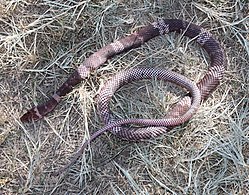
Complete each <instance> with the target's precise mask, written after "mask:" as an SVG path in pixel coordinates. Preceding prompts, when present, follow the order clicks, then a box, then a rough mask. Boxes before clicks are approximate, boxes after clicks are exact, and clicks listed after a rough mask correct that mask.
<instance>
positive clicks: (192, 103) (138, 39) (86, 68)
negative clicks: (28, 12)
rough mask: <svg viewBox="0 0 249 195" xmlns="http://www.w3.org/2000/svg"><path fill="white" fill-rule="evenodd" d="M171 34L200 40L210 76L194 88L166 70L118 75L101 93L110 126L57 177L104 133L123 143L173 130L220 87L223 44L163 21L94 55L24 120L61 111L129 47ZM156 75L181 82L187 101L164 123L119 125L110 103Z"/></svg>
mask: <svg viewBox="0 0 249 195" xmlns="http://www.w3.org/2000/svg"><path fill="white" fill-rule="evenodd" d="M169 32H178V33H183V35H185V36H187V37H189V38H191V39H194V40H196V41H197V42H198V43H199V44H200V45H201V47H202V48H203V49H204V50H205V51H206V52H207V53H208V55H209V57H210V61H211V64H210V67H209V69H208V72H207V73H206V75H205V76H204V77H203V78H202V79H201V80H200V81H199V82H198V83H197V84H196V85H195V84H194V83H192V82H191V81H190V80H188V79H187V78H186V77H183V76H181V75H179V74H176V73H173V72H170V71H167V70H164V69H156V68H133V69H130V70H127V71H124V72H121V73H119V74H117V75H116V76H115V77H113V78H112V79H111V80H110V81H108V82H107V84H106V85H105V86H104V87H103V89H102V90H101V92H100V95H99V101H98V108H99V113H100V116H101V118H102V120H103V121H104V122H105V124H106V126H105V127H104V128H102V129H101V130H99V131H97V132H96V133H94V134H93V135H92V136H91V138H90V139H89V140H88V141H87V142H85V143H84V144H83V145H82V146H81V148H80V149H79V151H78V152H77V153H76V154H75V155H74V157H73V159H72V160H71V161H70V163H69V164H67V165H66V166H65V167H62V168H61V169H60V170H59V171H58V172H57V173H60V172H62V171H64V170H65V169H66V168H68V167H69V166H70V165H72V164H73V163H74V162H75V161H76V160H77V158H78V157H79V156H80V155H81V154H82V152H83V151H84V148H85V147H86V146H87V145H88V144H89V143H90V142H91V141H92V140H94V139H95V138H97V137H98V136H99V135H101V134H102V133H103V132H105V131H111V132H112V133H114V134H115V135H118V136H119V137H121V138H123V139H128V140H141V139H148V138H152V137H156V136H159V135H161V134H163V133H165V132H167V131H168V130H170V129H172V128H173V127H175V126H177V125H180V124H182V123H184V122H186V121H188V120H189V119H190V118H191V117H192V116H193V114H194V113H195V112H196V110H197V108H198V107H199V104H200V102H201V101H205V100H206V99H207V98H208V96H209V95H210V94H211V93H212V92H213V91H214V90H215V89H216V87H217V86H218V85H219V84H220V82H221V80H222V77H223V73H224V70H225V65H226V63H225V57H224V52H223V49H222V48H221V46H220V44H219V43H218V41H216V40H215V39H214V38H213V36H212V35H211V34H210V33H209V32H208V31H206V30H205V29H203V28H201V27H200V26H197V25H195V24H192V23H189V22H186V21H183V20H179V19H160V20H158V21H157V22H154V23H152V24H150V25H148V26H145V27H143V28H142V29H140V30H139V31H137V32H135V33H133V34H131V35H129V36H126V37H124V38H121V39H119V40H116V41H114V42H113V43H111V44H108V45H106V46H104V47H103V48H101V49H99V50H98V51H97V52H95V53H93V54H92V55H90V56H89V57H88V58H87V59H86V60H85V61H84V62H83V63H82V65H81V66H79V67H78V69H77V70H76V71H75V72H74V73H73V74H72V75H71V76H70V77H69V78H68V80H67V81H66V82H65V83H64V84H63V85H62V86H61V87H60V88H59V89H58V90H57V91H56V93H55V94H54V95H53V96H52V97H51V98H50V99H49V100H48V101H47V102H45V103H44V104H41V105H38V106H36V107H34V108H32V109H30V110H29V111H28V112H27V113H26V114H24V115H23V116H22V117H21V121H22V122H30V121H33V120H38V119H41V118H43V117H44V116H45V115H47V114H48V113H50V112H51V111H52V110H53V109H54V108H55V107H56V105H57V104H58V103H59V102H60V100H61V97H63V96H65V95H66V94H68V93H69V92H70V91H72V89H73V87H75V86H76V85H77V84H78V83H80V82H81V81H82V80H84V79H86V78H87V77H88V76H89V74H90V72H91V71H93V70H95V69H96V68H98V67H99V66H101V65H102V64H104V63H105V62H106V61H107V60H108V59H110V58H112V57H113V56H115V55H117V54H120V53H123V52H125V51H128V50H130V49H134V48H137V47H140V46H141V45H142V44H144V43H145V42H147V41H149V40H150V39H152V38H154V37H156V36H159V35H163V34H167V33H169ZM152 77H156V78H157V79H163V80H166V81H169V82H173V83H176V84H177V85H180V86H181V87H183V88H186V89H187V90H188V91H189V92H190V95H187V96H185V97H184V98H182V99H181V100H180V101H179V102H178V103H177V104H176V105H175V106H174V107H172V108H171V110H170V111H169V113H168V114H167V115H166V116H165V118H163V119H123V120H118V121H116V119H115V118H114V116H113V115H112V114H111V112H110V110H109V100H110V99H111V96H112V95H113V94H114V92H115V91H116V90H117V89H118V88H119V87H121V86H122V85H125V84H126V83H129V82H131V81H133V80H139V79H143V78H147V79H149V78H152ZM127 124H129V125H130V124H139V125H142V127H139V128H126V127H124V125H127Z"/></svg>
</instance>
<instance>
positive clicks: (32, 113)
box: [20, 107, 43, 123]
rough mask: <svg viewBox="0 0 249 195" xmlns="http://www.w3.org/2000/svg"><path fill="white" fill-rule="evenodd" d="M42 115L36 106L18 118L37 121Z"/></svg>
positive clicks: (25, 120) (23, 120)
mask: <svg viewBox="0 0 249 195" xmlns="http://www.w3.org/2000/svg"><path fill="white" fill-rule="evenodd" d="M42 118H43V116H42V115H41V114H40V112H39V109H38V107H33V108H31V109H30V110H28V111H27V112H26V113H25V114H24V115H23V116H22V117H21V118H20V120H21V121H22V122H23V123H25V122H31V121H37V120H39V119H42Z"/></svg>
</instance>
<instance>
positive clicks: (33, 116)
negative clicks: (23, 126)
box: [20, 97, 59, 123]
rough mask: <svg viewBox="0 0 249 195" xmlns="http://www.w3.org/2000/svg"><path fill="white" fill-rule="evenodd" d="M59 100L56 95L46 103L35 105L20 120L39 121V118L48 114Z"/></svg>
mask: <svg viewBox="0 0 249 195" xmlns="http://www.w3.org/2000/svg"><path fill="white" fill-rule="evenodd" d="M58 102H59V100H56V99H55V98H54V97H52V98H50V99H49V100H48V101H47V102H45V103H44V104H41V105H38V106H35V107H33V108H31V109H30V110H28V111H27V112H26V113H25V114H24V115H23V116H22V117H21V118H20V120H21V121H22V122H23V123H25V122H31V121H37V120H39V119H42V118H43V117H44V116H46V115H47V114H48V113H49V112H51V111H52V110H53V109H54V108H55V107H56V106H57V105H58Z"/></svg>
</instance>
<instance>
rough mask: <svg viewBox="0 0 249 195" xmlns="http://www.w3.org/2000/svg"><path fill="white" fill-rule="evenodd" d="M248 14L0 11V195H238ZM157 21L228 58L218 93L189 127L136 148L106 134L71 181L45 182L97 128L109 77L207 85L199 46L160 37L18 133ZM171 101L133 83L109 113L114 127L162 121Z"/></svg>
mask: <svg viewBox="0 0 249 195" xmlns="http://www.w3.org/2000/svg"><path fill="white" fill-rule="evenodd" d="M248 10H249V8H248V1H247V0H244V1H243V0H236V1H235V0H232V1H224V0H202V1H195V2H194V1H192V0H184V1H177V0H170V1H166V0H158V1H149V0H138V1H135V0H113V1H111V0H104V1H97V0H96V1H94V0H93V1H90V0H85V1H79V2H77V1H71V0H58V1H52V0H26V1H24V0H18V1H3V0H0V16H1V17H0V52H1V55H0V70H1V71H0V80H1V83H0V90H1V93H0V105H1V106H0V133H1V134H0V144H1V145H0V147H1V151H0V194H104V193H105V194H248V193H249V187H248V186H249V176H248V175H249V127H248V125H249V96H248V91H249V85H248V83H249V79H248V78H249V69H248V65H249V43H248V40H249V37H248V31H249V30H248V28H249V17H248ZM158 17H165V18H181V19H184V20H188V21H192V22H194V23H197V24H200V25H202V26H204V27H206V28H207V29H210V30H211V32H212V33H213V34H214V35H215V36H216V37H217V38H218V40H219V41H220V42H221V43H222V45H223V46H224V48H225V51H226V55H227V60H228V67H227V71H226V74H225V78H224V80H223V83H222V84H221V85H220V86H219V88H218V89H217V90H216V91H215V92H214V94H213V95H212V96H211V97H210V99H209V100H208V101H207V102H205V103H204V104H203V105H202V106H201V108H200V109H199V112H198V113H197V114H196V115H195V117H194V118H193V119H192V120H191V121H190V122H189V123H188V124H185V125H183V126H181V127H178V128H176V129H174V130H173V131H172V132H170V133H169V134H167V135H165V136H161V137H160V138H157V139H154V140H148V141H145V142H139V143H133V142H128V141H123V140H120V139H119V138H116V137H114V136H113V135H111V134H105V135H104V136H101V137H100V138H99V139H98V140H96V141H95V142H94V143H92V145H91V149H88V151H86V152H85V153H84V155H83V156H82V158H81V159H80V160H78V161H77V163H76V164H75V165H74V166H72V167H71V169H70V170H69V172H67V173H66V174H62V175H61V176H58V177H53V176H51V173H52V172H53V170H56V169H57V168H58V167H59V166H61V165H63V164H65V163H66V162H68V159H69V158H70V156H71V154H72V153H73V152H74V151H75V150H76V148H77V147H78V146H79V145H80V144H81V143H82V141H84V140H85V139H86V138H88V137H89V135H90V134H92V133H93V132H94V131H96V130H97V129H99V128H100V127H102V125H103V124H102V123H101V121H100V120H99V118H98V115H97V111H96V105H95V102H96V95H97V93H98V90H99V88H100V87H101V86H102V85H103V83H104V81H106V80H107V79H108V78H110V76H111V75H113V74H115V73H116V72H118V71H120V70H122V69H125V68H128V67H134V66H161V67H168V68H170V69H172V70H175V71H177V72H180V73H183V74H184V75H187V76H188V77H190V78H191V79H193V80H196V81H197V80H198V79H200V78H201V76H202V75H203V74H204V73H205V70H206V69H207V64H208V62H209V59H208V58H207V56H206V53H205V52H203V50H201V49H200V48H199V46H198V45H197V44H195V43H193V42H190V41H189V39H187V38H184V37H181V36H179V35H177V34H170V35H166V36H164V37H158V38H156V39H154V40H152V41H150V42H149V43H148V44H146V45H144V46H143V47H141V48H139V49H136V50H133V51H130V52H128V53H126V54H123V55H119V56H116V57H114V58H113V59H112V60H110V61H109V62H108V63H106V65H105V66H103V67H101V68H100V69H98V70H97V71H96V72H95V73H93V74H92V77H91V78H89V80H87V81H86V82H83V83H82V85H80V86H79V87H77V88H76V89H75V90H74V91H73V92H72V93H70V94H69V95H68V96H67V97H65V98H64V100H63V102H62V103H61V104H60V106H58V108H57V109H56V110H55V111H54V112H53V113H51V114H50V115H49V116H47V117H46V118H45V119H44V120H41V121H39V122H35V123H33V124H27V125H26V124H25V125H24V124H21V123H20V121H19V117H20V116H21V115H22V114H23V113H24V112H25V110H26V109H27V108H30V107H32V106H33V105H34V104H37V103H40V102H42V101H43V100H45V99H46V98H47V96H48V95H51V94H52V93H53V92H54V91H55V90H56V89H57V88H58V87H59V86H60V85H61V84H62V83H63V82H64V81H65V79H66V78H67V77H68V76H69V74H70V73H71V72H72V71H73V69H74V68H76V67H77V66H79V65H80V63H82V62H83V60H84V59H85V58H86V57H87V56H89V54H90V53H93V52H95V51H96V50H97V49H99V48H101V47H102V46H104V45H106V44H108V43H110V42H112V41H113V40H115V39H117V38H119V37H122V36H125V35H126V34H129V33H130V32H133V31H134V30H136V29H137V28H139V27H140V26H142V25H146V24H148V23H149V22H153V21H154V20H156V18H158ZM138 89H139V90H138ZM165 90H166V91H167V92H166V93H165ZM175 93H176V94H177V95H176V96H175V95H174V94H175ZM165 94H166V95H165ZM179 95H180V93H179V92H178V89H176V88H174V87H170V86H169V85H165V84H164V83H162V82H156V81H145V82H139V83H136V84H130V85H128V86H126V87H124V88H122V90H120V91H119V92H118V93H117V95H116V96H115V98H114V99H113V103H112V109H113V110H114V112H115V114H116V115H117V116H120V117H122V118H124V117H141V116H143V117H151V118H155V117H161V116H162V115H163V114H162V113H165V112H166V110H167V108H168V107H169V106H170V104H171V103H172V102H175V101H177V99H178V97H179Z"/></svg>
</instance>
